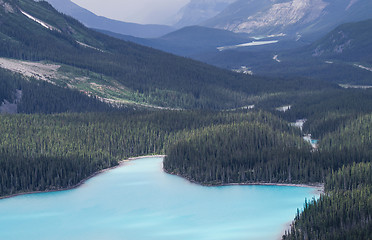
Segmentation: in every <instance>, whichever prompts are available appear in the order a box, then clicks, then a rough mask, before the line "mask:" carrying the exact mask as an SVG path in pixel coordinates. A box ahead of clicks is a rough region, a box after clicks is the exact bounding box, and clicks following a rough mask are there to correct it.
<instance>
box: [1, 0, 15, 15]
mask: <svg viewBox="0 0 372 240" xmlns="http://www.w3.org/2000/svg"><path fill="white" fill-rule="evenodd" d="M0 6H1V7H2V8H4V10H5V13H14V9H13V7H12V5H10V4H9V3H7V2H4V1H3V0H0Z"/></svg>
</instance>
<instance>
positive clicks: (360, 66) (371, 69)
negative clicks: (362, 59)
mask: <svg viewBox="0 0 372 240" xmlns="http://www.w3.org/2000/svg"><path fill="white" fill-rule="evenodd" d="M354 66H355V67H358V68H361V69H364V70H367V71H370V72H372V68H369V67H365V66H363V65H360V64H354Z"/></svg>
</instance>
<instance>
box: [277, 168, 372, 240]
mask: <svg viewBox="0 0 372 240" xmlns="http://www.w3.org/2000/svg"><path fill="white" fill-rule="evenodd" d="M371 176H372V165H371V163H370V162H369V163H362V164H353V165H351V166H347V167H343V168H341V169H340V170H338V171H336V172H333V173H332V174H330V175H329V176H328V177H327V179H326V182H325V189H326V194H324V195H322V196H321V197H320V199H319V200H314V199H313V200H311V201H307V202H306V203H305V205H304V211H303V212H302V213H300V212H298V214H297V216H296V218H295V222H294V224H293V225H292V227H291V230H290V231H288V232H287V233H286V234H285V235H284V236H283V239H284V240H290V239H296V240H297V239H301V240H302V239H322V240H323V239H324V240H328V239H332V240H333V239H345V240H346V239H347V240H349V239H350V240H354V239H355V240H360V239H371V238H372V177H371Z"/></svg>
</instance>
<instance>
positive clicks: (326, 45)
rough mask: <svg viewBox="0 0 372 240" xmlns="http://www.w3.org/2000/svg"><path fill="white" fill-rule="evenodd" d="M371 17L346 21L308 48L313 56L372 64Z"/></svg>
mask: <svg viewBox="0 0 372 240" xmlns="http://www.w3.org/2000/svg"><path fill="white" fill-rule="evenodd" d="M371 29H372V19H369V20H366V21H361V22H353V23H346V24H343V25H341V26H339V27H337V28H336V29H335V30H333V31H332V32H330V33H329V34H327V35H326V36H325V37H323V38H322V39H320V40H319V41H316V42H315V43H313V44H312V45H311V47H310V48H309V49H310V50H311V52H309V53H308V54H310V53H311V54H312V56H313V57H322V58H329V59H339V60H344V61H350V62H368V63H369V64H372V32H371Z"/></svg>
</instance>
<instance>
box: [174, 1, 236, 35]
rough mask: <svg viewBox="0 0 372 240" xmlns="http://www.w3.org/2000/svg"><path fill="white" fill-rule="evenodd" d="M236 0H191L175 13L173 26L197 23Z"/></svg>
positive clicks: (217, 12) (214, 14)
mask: <svg viewBox="0 0 372 240" xmlns="http://www.w3.org/2000/svg"><path fill="white" fill-rule="evenodd" d="M234 1H236V0H191V1H190V2H189V3H188V4H187V5H186V6H184V7H183V8H182V9H181V10H180V11H179V12H178V13H177V15H176V21H177V23H176V24H175V25H174V26H175V27H178V28H180V27H185V26H192V25H198V24H200V23H202V22H204V21H206V20H208V19H210V18H212V17H214V16H216V15H217V14H219V13H220V12H221V11H222V10H224V9H225V8H226V7H227V6H228V5H229V4H231V3H233V2H234Z"/></svg>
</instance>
